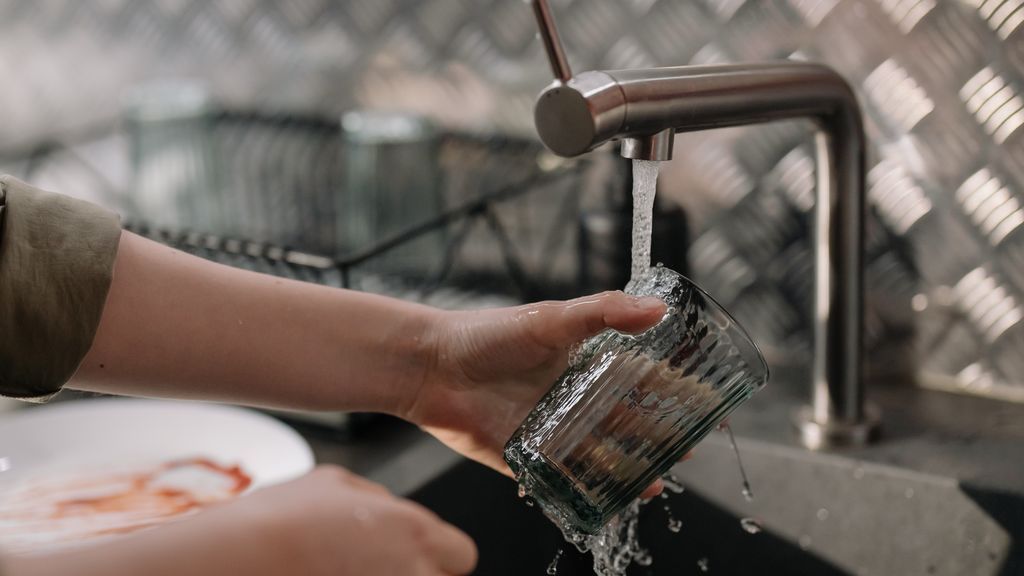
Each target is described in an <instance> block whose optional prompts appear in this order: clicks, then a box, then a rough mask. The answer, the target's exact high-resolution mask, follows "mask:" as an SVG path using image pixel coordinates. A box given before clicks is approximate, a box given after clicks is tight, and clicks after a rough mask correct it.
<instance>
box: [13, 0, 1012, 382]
mask: <svg viewBox="0 0 1024 576" xmlns="http://www.w3.org/2000/svg"><path fill="white" fill-rule="evenodd" d="M552 4H553V6H554V9H555V11H556V13H557V15H558V20H559V22H560V24H561V27H562V29H563V31H564V32H563V33H564V40H565V42H566V44H567V46H566V48H567V51H568V53H569V57H570V60H571V61H572V64H573V67H574V69H575V70H584V69H587V68H624V67H634V66H653V65H670V64H686V63H717V62H733V61H749V60H761V59H772V58H801V59H810V60H817V61H823V62H826V63H829V64H831V65H832V66H834V67H835V68H836V69H838V70H839V71H840V72H842V73H843V74H844V75H845V76H846V77H847V78H848V79H849V81H850V82H851V83H852V84H853V85H854V86H855V87H857V89H858V91H859V93H860V96H861V101H862V103H863V107H864V109H865V111H866V117H867V130H868V133H869V136H870V139H871V141H872V143H873V147H872V151H871V155H870V158H869V185H870V189H869V198H870V202H871V210H872V213H873V214H872V219H871V221H870V222H869V233H868V243H869V246H868V258H867V266H868V276H867V277H868V285H869V308H868V333H869V334H868V338H869V343H868V344H869V351H870V354H871V358H872V365H873V366H874V367H875V368H876V369H877V370H879V371H884V370H888V369H905V368H911V369H913V370H915V371H918V372H920V373H921V374H922V375H923V377H922V378H921V381H922V382H923V383H925V384H926V385H931V386H939V387H947V388H952V389H958V390H964V391H971V392H976V393H981V394H986V395H991V396H998V397H1004V398H1015V399H1020V400H1024V207H1022V202H1024V1H1022V0H964V1H953V0H763V1H762V0H562V1H555V0H553V1H552ZM168 76H176V77H181V76H188V77H192V78H199V79H202V80H204V81H205V82H206V83H207V84H208V85H209V86H210V87H211V89H212V90H213V91H214V93H215V94H216V95H217V96H218V97H219V98H220V99H221V100H222V101H225V102H227V103H229V104H232V105H237V106H241V107H245V108H253V107H258V108H262V109H273V110H300V111H304V112H310V111H315V112H319V113H330V114H333V113H339V112H341V111H343V110H346V109H349V108H352V107H354V106H362V107H379V108H401V109H407V110H415V111H419V112H423V113H426V114H429V115H431V116H433V117H435V118H437V119H438V120H439V121H441V122H442V123H444V124H446V125H448V126H450V127H454V128H461V129H465V128H472V129H496V130H500V131H505V132H515V133H520V134H529V133H531V132H532V125H531V124H532V113H531V111H532V102H533V97H534V95H535V94H536V93H537V92H538V90H539V89H540V88H541V87H542V86H543V85H545V84H546V83H547V82H548V81H549V78H548V69H547V64H546V62H545V61H544V60H543V56H542V54H541V51H540V46H539V43H537V42H536V40H535V29H534V24H533V21H532V19H531V14H530V12H529V8H528V7H527V6H526V5H524V3H523V2H521V1H519V0H488V1H485V0H422V1H413V0H277V1H268V0H209V1H207V0H159V1H157V0H153V1H149V2H142V1H134V0H90V1H83V2H66V1H64V0H0V78H3V83H4V89H3V90H2V91H0V111H2V112H0V113H2V114H3V117H2V118H3V122H2V123H0V126H2V130H0V147H2V149H3V150H6V151H7V155H8V156H13V155H16V154H17V152H18V151H19V150H25V149H28V148H30V147H32V146H33V145H35V143H37V142H39V141H40V140H41V139H45V138H54V137H61V138H63V137H65V136H66V135H67V134H69V133H73V132H74V131H76V130H88V128H89V127H90V126H93V125H96V124H102V123H109V122H110V121H111V120H112V119H114V118H116V117H117V115H118V111H119V104H118V97H119V95H120V93H121V91H122V90H123V89H124V88H125V87H127V86H129V85H131V84H133V83H137V82H140V81H145V80H148V79H152V78H162V77H168ZM809 146H810V142H809V140H808V130H807V128H806V126H803V125H801V124H798V123H784V124H777V125H770V126H761V127H755V128H746V129H735V130H723V131H717V132H705V133H698V134H688V135H685V136H680V137H678V139H677V143H676V150H677V152H676V159H675V160H674V161H673V162H672V163H670V164H669V165H667V166H665V167H664V169H663V177H662V180H661V195H662V196H663V197H667V198H673V199H675V200H676V201H678V202H679V203H681V204H682V205H684V206H685V207H686V208H687V209H688V211H689V213H690V215H691V217H692V220H693V221H692V227H693V230H694V231H695V240H694V243H693V245H692V247H691V251H690V256H691V260H692V263H693V271H694V274H695V275H696V276H697V279H698V280H699V281H700V282H701V283H703V284H704V285H706V286H707V287H708V288H709V289H710V290H711V291H712V292H713V293H715V294H716V295H717V296H718V297H719V298H720V299H721V300H723V301H724V303H725V304H726V305H727V306H728V307H729V308H730V309H732V310H734V311H735V312H736V314H737V316H739V317H740V318H741V320H743V321H744V322H745V323H746V324H748V325H749V326H750V327H751V329H752V330H753V331H754V332H755V334H756V336H757V337H758V340H759V341H761V342H764V343H766V344H768V348H769V349H770V352H771V353H772V354H773V355H774V356H776V357H777V358H785V359H799V358H805V357H806V354H807V350H808V343H809V340H808V335H807V332H806V329H805V327H806V326H807V325H808V321H807V318H808V316H809V314H810V308H809V302H808V296H809V294H810V286H811V274H810V260H809V247H808V244H807V241H806V236H807V229H808V226H809V222H808V209H809V208H810V205H809V202H810V199H811V187H812V186H813V182H814V166H813V162H812V160H811V158H812V155H811V151H810V147H809Z"/></svg>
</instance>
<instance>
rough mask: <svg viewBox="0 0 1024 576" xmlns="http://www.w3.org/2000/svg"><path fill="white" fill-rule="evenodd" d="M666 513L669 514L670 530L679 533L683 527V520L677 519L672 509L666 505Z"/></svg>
mask: <svg viewBox="0 0 1024 576" xmlns="http://www.w3.org/2000/svg"><path fill="white" fill-rule="evenodd" d="M665 514H668V531H669V532H672V533H674V534H678V533H679V531H680V530H682V529H683V521H682V520H678V519H676V517H675V516H674V515H673V514H672V509H671V508H669V507H668V504H666V505H665Z"/></svg>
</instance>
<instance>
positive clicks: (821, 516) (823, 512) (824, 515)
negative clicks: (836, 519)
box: [816, 508, 828, 522]
mask: <svg viewBox="0 0 1024 576" xmlns="http://www.w3.org/2000/svg"><path fill="white" fill-rule="evenodd" d="M816 516H817V517H818V520H821V521H822V522H824V521H825V520H828V509H827V508H818V513H817V514H816Z"/></svg>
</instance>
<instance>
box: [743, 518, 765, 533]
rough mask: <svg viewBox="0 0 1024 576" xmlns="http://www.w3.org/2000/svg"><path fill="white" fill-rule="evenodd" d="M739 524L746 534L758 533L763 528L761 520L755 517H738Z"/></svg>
mask: <svg viewBox="0 0 1024 576" xmlns="http://www.w3.org/2000/svg"><path fill="white" fill-rule="evenodd" d="M740 526H742V527H743V531H744V532H746V533H747V534H760V533H761V531H762V530H764V528H763V527H762V526H761V522H760V521H759V520H758V519H756V518H742V519H740Z"/></svg>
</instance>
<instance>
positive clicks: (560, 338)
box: [528, 291, 665, 347]
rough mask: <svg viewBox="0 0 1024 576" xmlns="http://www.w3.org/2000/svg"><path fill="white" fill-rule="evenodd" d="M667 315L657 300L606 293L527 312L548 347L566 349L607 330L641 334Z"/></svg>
mask: <svg viewBox="0 0 1024 576" xmlns="http://www.w3.org/2000/svg"><path fill="white" fill-rule="evenodd" d="M664 314H665V303H664V302H662V301H661V300H659V299H657V298H652V297H642V298H638V297H636V296H630V295H628V294H624V293H622V292H618V291H614V292H603V293H601V294H596V295H593V296H585V297H583V298H577V299H575V300H569V301H567V302H548V303H542V304H536V305H534V306H533V308H532V309H531V310H530V312H528V317H529V318H531V319H532V320H533V322H534V326H533V328H534V334H536V335H537V339H538V340H539V341H541V342H543V343H544V344H546V345H548V346H553V347H564V346H568V345H570V344H573V343H575V342H579V341H580V340H583V339H584V338H588V337H590V336H593V335H594V334H597V333H598V332H601V331H602V330H604V329H606V328H612V329H614V330H619V331H620V332H631V333H635V332H641V331H643V330H646V329H647V328H650V327H651V326H653V325H654V324H656V323H657V322H658V321H659V320H660V319H661V317H662V316H663V315H664Z"/></svg>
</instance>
